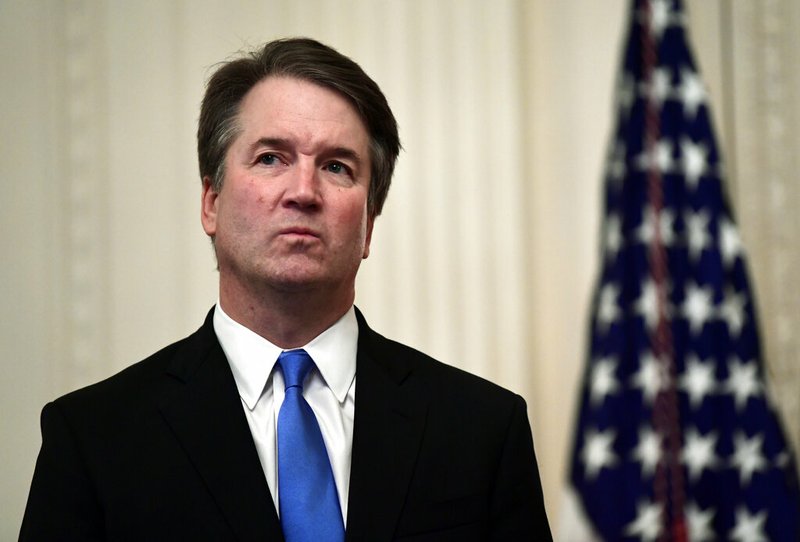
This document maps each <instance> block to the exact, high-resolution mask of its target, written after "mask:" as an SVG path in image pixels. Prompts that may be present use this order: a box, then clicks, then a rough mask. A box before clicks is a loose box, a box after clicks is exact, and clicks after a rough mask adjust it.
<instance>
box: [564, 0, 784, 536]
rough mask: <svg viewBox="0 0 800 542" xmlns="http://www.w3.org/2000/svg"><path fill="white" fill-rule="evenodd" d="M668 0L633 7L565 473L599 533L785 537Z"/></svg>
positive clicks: (717, 173) (774, 468)
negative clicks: (578, 399) (581, 384)
mask: <svg viewBox="0 0 800 542" xmlns="http://www.w3.org/2000/svg"><path fill="white" fill-rule="evenodd" d="M686 26H687V19H686V15H685V12H684V11H683V6H682V2H681V1H680V0H634V1H633V2H632V11H631V18H630V30H629V34H628V40H627V44H626V49H625V56H624V66H623V70H622V74H621V77H620V78H619V83H618V85H619V86H618V89H617V92H618V99H617V108H618V111H617V113H618V120H617V125H616V129H615V132H614V138H613V142H612V145H611V152H610V153H609V157H608V166H607V171H606V175H605V192H604V201H605V215H604V224H603V231H602V270H601V275H600V281H599V285H598V288H597V291H596V297H595V299H594V304H593V312H592V319H591V339H590V353H589V360H588V364H587V369H586V373H585V377H584V387H583V389H582V395H581V403H580V408H579V412H578V420H577V422H578V424H577V432H576V435H575V440H574V449H573V454H572V458H571V474H570V481H571V484H572V486H573V488H574V489H575V490H576V491H577V493H578V496H579V499H580V503H581V505H582V508H583V511H584V514H585V515H586V516H587V517H588V519H589V520H590V522H591V524H592V526H593V529H594V531H595V533H596V534H597V536H599V537H600V538H602V539H603V540H609V541H611V540H641V541H656V540H676V541H677V540H691V541H694V542H702V541H709V540H732V541H737V542H762V541H768V540H769V541H778V540H786V541H792V542H797V541H798V540H800V494H799V493H798V486H797V471H796V467H795V463H794V460H793V457H792V454H791V452H790V450H789V448H788V445H787V442H786V439H785V437H784V434H783V431H782V429H781V426H780V424H779V421H778V418H777V416H776V414H775V412H774V410H773V408H772V405H771V403H770V397H769V395H768V391H767V387H766V383H765V370H764V365H763V359H762V357H761V350H760V346H759V338H758V326H757V321H756V313H755V303H754V298H753V294H752V289H751V287H750V285H749V280H748V276H747V271H746V268H745V257H744V252H743V249H742V242H741V238H740V236H739V233H738V232H737V229H736V226H735V224H734V221H733V216H732V214H731V209H730V206H729V204H728V201H727V197H726V194H725V191H724V186H723V180H722V178H723V169H722V164H721V162H720V153H719V149H718V146H717V143H716V142H715V139H714V134H713V131H712V124H711V113H710V110H709V105H708V95H707V92H706V90H705V87H704V86H703V83H702V82H701V80H700V77H699V75H698V73H697V69H696V66H695V63H694V61H693V58H692V54H691V52H690V50H689V48H688V38H687V31H686Z"/></svg>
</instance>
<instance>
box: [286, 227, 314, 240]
mask: <svg viewBox="0 0 800 542" xmlns="http://www.w3.org/2000/svg"><path fill="white" fill-rule="evenodd" d="M280 235H282V236H288V237H295V238H300V239H319V237H320V235H319V233H318V232H316V231H314V230H312V229H310V228H303V227H298V226H295V227H291V228H285V229H282V230H281V231H280Z"/></svg>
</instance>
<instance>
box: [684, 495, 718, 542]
mask: <svg viewBox="0 0 800 542" xmlns="http://www.w3.org/2000/svg"><path fill="white" fill-rule="evenodd" d="M714 514H715V512H714V509H713V508H708V509H706V510H700V507H699V506H697V505H696V504H695V503H689V505H688V506H687V507H686V523H687V524H688V526H689V540H691V541H692V542H711V541H712V540H714V539H715V538H716V537H715V536H714V525H713V523H712V522H713V521H714Z"/></svg>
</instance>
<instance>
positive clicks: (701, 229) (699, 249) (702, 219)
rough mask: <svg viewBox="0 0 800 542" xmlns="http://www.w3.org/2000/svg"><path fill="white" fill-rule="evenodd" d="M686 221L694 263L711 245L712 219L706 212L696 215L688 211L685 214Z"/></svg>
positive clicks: (690, 251) (690, 253) (690, 255)
mask: <svg viewBox="0 0 800 542" xmlns="http://www.w3.org/2000/svg"><path fill="white" fill-rule="evenodd" d="M684 221H685V222H686V236H687V240H688V244H689V257H690V258H691V259H692V260H693V261H697V259H698V258H699V257H700V255H701V254H702V253H703V251H704V250H705V249H707V248H708V247H709V246H710V245H711V233H710V232H709V231H708V224H709V222H710V221H711V217H710V216H709V215H708V211H706V210H703V211H698V212H696V213H694V212H692V211H687V212H686V213H685V214H684Z"/></svg>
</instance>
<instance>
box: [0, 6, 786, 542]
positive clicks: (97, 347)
mask: <svg viewBox="0 0 800 542" xmlns="http://www.w3.org/2000/svg"><path fill="white" fill-rule="evenodd" d="M628 4H629V3H628V1H626V0H606V1H604V2H584V1H580V0H528V1H525V0H492V1H491V2H487V1H486V0H435V1H430V0H302V1H299V0H226V1H224V2H222V1H214V0H174V1H170V2H162V1H157V0H151V1H135V2H131V1H122V0H38V1H24V0H0V74H2V76H0V119H2V135H0V183H1V184H0V187H2V212H0V227H1V228H2V230H0V231H2V239H1V240H0V243H2V245H0V246H2V254H3V261H4V262H5V263H4V264H3V266H2V270H1V271H0V299H2V307H3V316H2V324H0V375H1V378H0V540H12V539H15V538H16V536H17V532H18V529H19V525H20V522H21V518H22V513H23V510H24V505H25V500H26V497H27V491H28V485H29V484H30V479H31V475H32V472H33V467H34V463H35V460H36V454H37V452H38V448H39V445H40V434H39V418H38V417H39V412H40V410H41V408H42V406H43V405H44V404H45V403H46V402H47V401H49V400H52V399H53V398H55V397H57V396H59V395H62V394H63V393H66V392H68V391H70V390H73V389H75V388H78V387H81V386H84V385H86V384H89V383H91V382H95V381H97V380H100V379H102V378H105V377H107V376H109V375H111V374H113V373H115V372H117V371H119V370H120V369H122V368H124V367H126V366H128V365H130V364H132V363H134V362H136V361H138V360H140V359H142V358H143V357H145V356H146V355H148V354H150V353H152V352H153V351H155V350H157V349H158V348H160V347H161V346H164V345H166V344H167V343H169V342H172V341H174V340H176V339H178V338H181V337H183V336H185V335H186V334H188V333H190V332H191V331H193V330H194V329H196V328H197V327H198V326H199V325H200V324H201V323H202V320H203V318H204V316H205V314H206V311H207V310H208V309H209V308H210V307H211V305H212V304H213V303H214V301H215V300H216V297H217V292H216V282H217V275H216V271H215V268H214V260H213V257H212V252H211V248H210V244H209V242H208V240H207V239H206V238H205V236H204V234H203V232H202V230H201V228H200V224H199V202H200V180H199V178H198V175H197V163H196V155H195V147H194V134H195V129H196V120H197V116H198V107H199V102H200V99H201V96H202V92H203V85H204V81H205V80H206V78H207V77H208V75H209V73H210V71H211V70H212V69H213V67H214V64H215V63H216V62H219V61H221V60H224V59H226V58H227V57H229V56H231V55H232V54H234V53H236V52H237V51H239V50H242V49H247V48H250V47H251V46H257V45H259V44H261V43H263V42H265V41H268V40H271V39H273V38H277V37H284V36H296V35H305V36H311V37H314V38H317V39H319V40H321V41H324V42H326V43H328V44H330V45H332V46H334V47H336V48H337V49H339V50H340V51H341V52H343V53H345V54H347V55H348V56H351V57H352V58H353V59H354V60H356V61H357V62H358V63H360V64H361V65H362V67H364V69H365V70H366V71H367V72H368V73H369V74H370V75H371V76H372V77H373V78H374V79H375V80H376V81H377V82H378V84H379V85H380V86H381V87H382V89H383V90H384V92H385V93H386V95H387V97H388V99H389V102H390V104H391V105H392V108H393V110H394V112H395V115H396V116H397V118H398V121H399V124H400V131H401V132H400V133H401V138H402V141H403V145H404V148H405V150H404V152H403V153H402V154H401V157H400V161H399V166H398V170H397V174H396V176H395V180H394V183H393V187H392V190H391V193H390V196H389V199H388V202H387V206H386V208H385V210H384V214H383V216H382V217H381V218H380V219H379V220H378V221H377V224H376V229H375V235H374V237H373V244H372V254H371V256H370V258H369V260H367V261H366V262H365V264H364V266H363V267H362V271H361V275H360V277H359V282H358V288H357V291H358V293H357V304H358V306H359V307H360V308H361V309H362V310H363V311H364V313H365V315H366V316H367V318H368V320H369V322H370V324H371V325H372V327H373V328H375V329H377V330H378V331H380V332H382V333H383V334H385V335H388V336H390V337H392V338H395V339H398V340H400V341H402V342H406V343H409V344H411V345H413V346H416V347H417V348H419V349H421V350H423V351H425V352H428V353H430V354H431V355H433V356H435V357H437V358H439V359H441V360H443V361H446V362H448V363H450V364H453V365H456V366H459V367H462V368H464V369H467V370H469V371H472V372H475V373H477V374H480V375H482V376H485V377H486V378H489V379H491V380H494V381H496V382H498V383H500V384H501V385H503V386H506V387H508V388H511V389H512V390H514V391H516V392H517V393H519V394H521V395H522V396H524V397H525V399H526V400H527V402H528V407H529V414H530V417H531V420H532V425H533V431H534V438H535V443H536V451H537V455H538V458H539V468H540V471H541V474H542V479H543V483H544V490H545V496H546V502H547V507H548V513H549V515H550V519H551V524H552V525H553V526H554V528H555V526H557V525H558V517H559V508H560V503H561V492H562V486H563V480H564V478H565V467H566V464H567V462H568V461H567V459H568V456H569V449H570V445H571V439H572V429H573V413H574V411H575V408H576V401H577V393H578V390H579V386H580V376H581V373H582V370H583V366H584V364H585V359H584V358H585V351H586V346H585V342H586V337H587V330H588V311H589V305H590V300H591V293H592V286H593V284H594V281H595V277H596V274H597V272H598V255H599V251H600V248H599V226H600V221H601V216H602V209H601V200H600V195H601V182H602V178H603V171H604V167H605V166H604V161H605V157H606V154H607V151H606V149H607V146H608V139H609V137H610V134H611V130H612V127H613V126H612V121H613V119H612V113H613V90H614V84H615V80H616V74H617V71H618V67H619V62H620V54H621V51H620V47H621V44H622V40H623V38H624V36H623V32H624V29H625V27H626V22H627V15H628V9H629V5H628ZM687 7H688V12H689V17H690V19H689V21H688V27H689V29H690V35H691V38H692V40H693V43H694V48H695V53H696V57H697V58H696V59H697V61H698V64H699V68H700V72H701V75H702V76H703V77H704V80H705V83H706V85H707V87H708V90H709V93H710V96H711V107H712V111H713V114H714V120H715V124H716V127H717V135H718V138H719V140H720V142H721V144H722V148H723V151H724V160H725V164H726V170H727V174H728V175H727V177H728V178H727V186H728V193H729V196H730V199H731V201H732V204H733V206H734V209H735V212H736V216H737V218H738V223H739V226H740V230H741V233H742V236H743V238H744V243H745V249H746V251H747V252H748V254H749V256H750V264H751V273H752V276H753V279H754V283H755V293H756V295H757V303H758V308H759V310H760V326H761V330H762V339H763V342H764V347H765V358H766V359H765V363H766V366H767V368H768V372H769V376H770V377H771V384H772V387H773V393H774V397H775V399H776V403H777V405H778V409H779V411H780V413H781V414H782V416H783V419H784V422H785V427H786V429H787V431H788V433H789V436H790V438H791V440H792V441H793V443H794V445H795V447H797V444H798V442H799V441H800V423H798V420H800V393H798V392H797V390H798V389H800V363H799V362H798V360H797V356H798V352H800V337H799V336H798V333H797V329H798V327H799V326H798V324H800V294H798V292H800V218H798V213H797V209H798V208H800V180H798V178H797V175H798V174H797V172H798V171H799V170H800V159H799V158H798V150H800V70H797V69H795V67H796V61H795V58H794V54H795V52H796V51H797V50H800V43H799V41H800V3H797V2H795V1H794V0H764V1H763V2H733V1H732V0H691V1H688V2H687Z"/></svg>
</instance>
